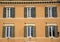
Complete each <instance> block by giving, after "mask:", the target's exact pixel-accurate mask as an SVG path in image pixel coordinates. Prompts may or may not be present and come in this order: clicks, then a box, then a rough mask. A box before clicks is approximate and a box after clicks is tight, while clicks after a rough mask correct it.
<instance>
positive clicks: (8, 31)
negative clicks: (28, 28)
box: [3, 24, 15, 38]
mask: <svg viewBox="0 0 60 42" xmlns="http://www.w3.org/2000/svg"><path fill="white" fill-rule="evenodd" d="M14 29H15V28H14V26H13V25H11V24H5V25H4V26H3V37H6V38H10V37H14V32H15V30H14Z"/></svg>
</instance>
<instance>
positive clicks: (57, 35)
mask: <svg viewBox="0 0 60 42" xmlns="http://www.w3.org/2000/svg"><path fill="white" fill-rule="evenodd" d="M54 27H55V31H54V32H55V37H59V34H58V26H54Z"/></svg>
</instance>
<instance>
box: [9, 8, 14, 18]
mask: <svg viewBox="0 0 60 42" xmlns="http://www.w3.org/2000/svg"><path fill="white" fill-rule="evenodd" d="M10 14H11V17H12V18H14V17H15V8H11V9H10Z"/></svg>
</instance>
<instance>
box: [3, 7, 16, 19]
mask: <svg viewBox="0 0 60 42" xmlns="http://www.w3.org/2000/svg"><path fill="white" fill-rule="evenodd" d="M14 17H15V8H14V7H4V8H3V18H14Z"/></svg>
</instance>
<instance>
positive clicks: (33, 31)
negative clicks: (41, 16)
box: [32, 26, 36, 37]
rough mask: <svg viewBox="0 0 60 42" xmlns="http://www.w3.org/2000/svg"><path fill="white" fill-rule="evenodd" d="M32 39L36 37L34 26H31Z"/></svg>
mask: <svg viewBox="0 0 60 42" xmlns="http://www.w3.org/2000/svg"><path fill="white" fill-rule="evenodd" d="M32 37H36V26H32Z"/></svg>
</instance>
